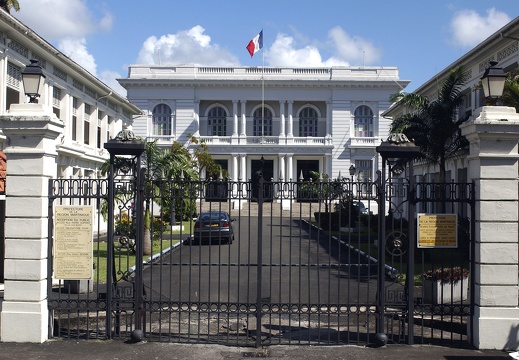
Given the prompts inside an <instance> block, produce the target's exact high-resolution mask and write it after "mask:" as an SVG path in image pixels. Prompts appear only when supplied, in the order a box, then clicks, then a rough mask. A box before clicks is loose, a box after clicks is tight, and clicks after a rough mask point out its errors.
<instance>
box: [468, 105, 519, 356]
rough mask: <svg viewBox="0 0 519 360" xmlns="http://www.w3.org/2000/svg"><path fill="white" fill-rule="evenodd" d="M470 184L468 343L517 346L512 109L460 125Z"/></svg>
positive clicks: (516, 135)
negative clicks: (466, 142) (467, 152)
mask: <svg viewBox="0 0 519 360" xmlns="http://www.w3.org/2000/svg"><path fill="white" fill-rule="evenodd" d="M461 131H462V134H463V135H464V136H465V137H466V138H467V139H468V140H469V142H470V155H469V158H468V160H469V163H468V173H469V174H468V177H469V181H470V180H474V181H475V183H476V218H475V219H474V220H475V222H476V223H475V226H476V233H475V234H474V235H475V237H474V239H475V246H476V249H475V259H472V260H473V261H475V265H476V270H475V274H471V276H473V277H474V280H475V289H474V290H475V291H474V294H475V298H474V299H472V301H473V302H474V304H475V309H474V315H473V317H472V320H471V321H472V324H471V325H472V326H471V327H469V331H470V328H472V329H473V334H472V336H473V342H474V344H473V345H474V346H476V347H477V348H479V349H516V348H517V347H518V346H519V307H518V266H517V262H518V253H517V252H518V200H519V193H518V181H517V180H518V161H519V154H518V141H519V114H517V113H516V111H515V109H514V108H510V107H504V106H485V107H482V108H481V109H480V112H479V113H476V114H475V115H474V120H470V121H468V122H467V123H465V124H463V125H462V126H461Z"/></svg>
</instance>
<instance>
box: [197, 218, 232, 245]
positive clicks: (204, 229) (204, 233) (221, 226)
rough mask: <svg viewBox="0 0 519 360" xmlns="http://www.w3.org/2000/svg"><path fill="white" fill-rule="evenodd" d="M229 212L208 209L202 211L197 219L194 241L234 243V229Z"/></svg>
mask: <svg viewBox="0 0 519 360" xmlns="http://www.w3.org/2000/svg"><path fill="white" fill-rule="evenodd" d="M233 221H234V219H231V216H230V215H229V213H226V212H224V211H208V212H203V213H201V214H200V215H199V216H198V218H197V219H196V221H195V225H194V231H193V242H195V243H205V242H208V243H209V244H212V243H218V244H232V242H233V240H234V229H233V226H232V222H233Z"/></svg>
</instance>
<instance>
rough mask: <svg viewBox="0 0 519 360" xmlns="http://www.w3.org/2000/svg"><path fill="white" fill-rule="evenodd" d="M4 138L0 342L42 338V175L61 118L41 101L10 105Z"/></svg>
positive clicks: (1, 123)
mask: <svg viewBox="0 0 519 360" xmlns="http://www.w3.org/2000/svg"><path fill="white" fill-rule="evenodd" d="M0 128H2V130H3V132H4V134H5V136H6V138H7V141H6V145H7V146H6V148H5V149H4V152H5V154H6V156H7V159H8V164H9V165H8V167H7V178H8V179H9V180H8V184H9V185H8V189H7V200H6V201H7V206H6V220H5V237H6V239H5V265H6V272H5V283H4V286H5V287H4V291H5V292H4V295H5V296H4V302H3V305H2V312H1V320H2V321H1V325H0V329H1V341H3V342H43V341H45V340H47V337H48V321H49V315H48V309H47V269H48V260H49V259H48V258H47V256H48V255H47V254H48V250H47V249H48V238H47V224H48V214H47V206H46V204H47V203H48V185H47V184H48V179H49V178H51V177H55V176H56V171H57V164H56V156H57V154H56V139H57V137H58V136H59V134H60V133H63V130H64V125H63V122H62V121H61V120H60V119H58V118H56V116H55V115H54V114H53V113H52V111H50V109H48V108H46V107H45V106H43V105H41V104H15V105H12V106H11V109H10V112H9V116H0Z"/></svg>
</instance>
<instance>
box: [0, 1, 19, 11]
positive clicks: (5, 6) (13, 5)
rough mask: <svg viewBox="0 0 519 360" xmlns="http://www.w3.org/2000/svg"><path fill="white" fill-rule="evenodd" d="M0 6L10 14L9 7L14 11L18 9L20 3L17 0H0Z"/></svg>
mask: <svg viewBox="0 0 519 360" xmlns="http://www.w3.org/2000/svg"><path fill="white" fill-rule="evenodd" d="M0 8H2V9H3V10H5V11H6V12H7V13H8V14H10V13H11V9H14V11H20V4H19V3H18V0H0Z"/></svg>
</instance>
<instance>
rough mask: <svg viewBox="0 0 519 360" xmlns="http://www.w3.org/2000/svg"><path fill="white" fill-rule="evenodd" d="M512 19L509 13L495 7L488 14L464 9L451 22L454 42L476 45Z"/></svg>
mask: <svg viewBox="0 0 519 360" xmlns="http://www.w3.org/2000/svg"><path fill="white" fill-rule="evenodd" d="M510 21H511V19H510V17H509V16H508V15H507V14H505V13H504V12H501V11H498V10H496V9H495V8H491V9H489V10H487V13H486V16H481V15H479V14H478V13H477V12H476V11H474V10H462V11H460V12H458V13H456V15H455V16H454V18H453V19H452V21H451V24H450V29H451V32H452V42H453V44H454V45H456V46H461V47H473V46H476V45H478V44H479V43H480V42H482V41H483V40H485V39H486V38H488V37H489V36H490V35H492V34H493V33H494V32H496V31H497V30H499V29H500V28H501V27H503V26H504V25H506V24H507V23H509V22H510Z"/></svg>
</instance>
